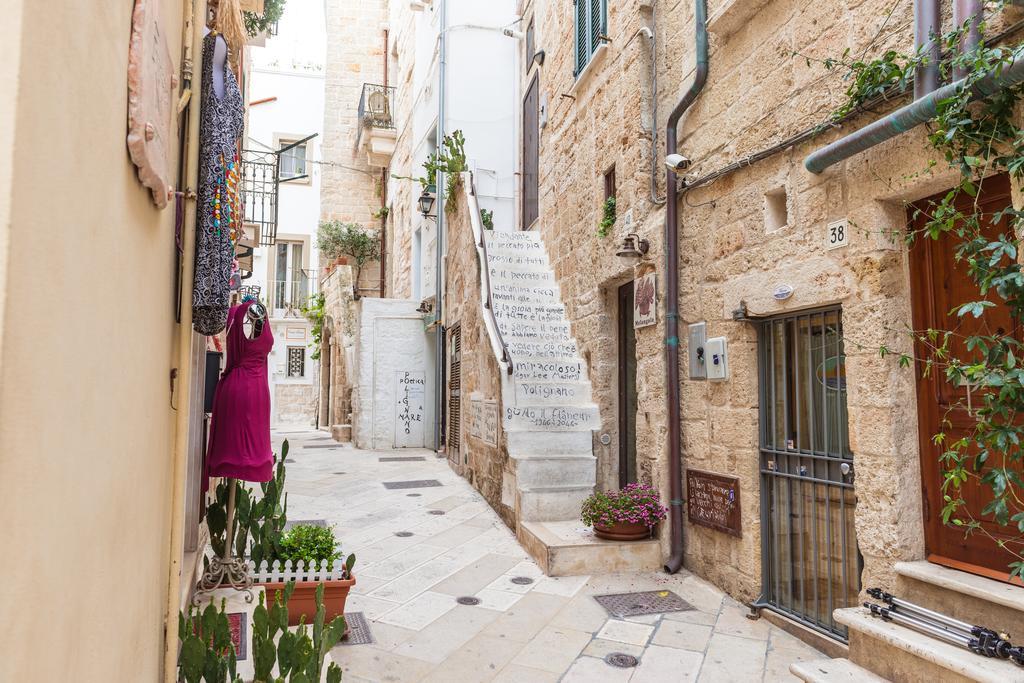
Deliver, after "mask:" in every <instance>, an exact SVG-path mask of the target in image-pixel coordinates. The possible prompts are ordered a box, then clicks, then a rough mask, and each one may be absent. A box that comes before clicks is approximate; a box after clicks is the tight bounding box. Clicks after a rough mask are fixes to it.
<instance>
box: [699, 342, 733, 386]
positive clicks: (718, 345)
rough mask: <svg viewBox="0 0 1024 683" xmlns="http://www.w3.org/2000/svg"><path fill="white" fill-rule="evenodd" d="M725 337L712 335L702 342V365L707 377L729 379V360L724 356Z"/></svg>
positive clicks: (710, 378)
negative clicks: (705, 369)
mask: <svg viewBox="0 0 1024 683" xmlns="http://www.w3.org/2000/svg"><path fill="white" fill-rule="evenodd" d="M725 347H726V343H725V337H712V338H711V339H708V340H707V341H706V342H705V343H704V366H705V367H706V368H707V373H708V379H709V380H712V381H719V382H721V381H723V380H727V379H729V362H728V358H727V357H726V350H725Z"/></svg>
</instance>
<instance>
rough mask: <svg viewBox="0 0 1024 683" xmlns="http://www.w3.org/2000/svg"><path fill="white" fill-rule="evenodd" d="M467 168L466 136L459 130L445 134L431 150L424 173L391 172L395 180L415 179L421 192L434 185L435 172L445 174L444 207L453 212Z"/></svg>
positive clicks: (456, 206)
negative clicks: (438, 144)
mask: <svg viewBox="0 0 1024 683" xmlns="http://www.w3.org/2000/svg"><path fill="white" fill-rule="evenodd" d="M468 170H469V165H468V164H467V163H466V138H465V136H464V135H463V134H462V131H461V130H456V131H452V134H451V135H445V136H444V139H443V140H442V141H441V148H440V149H438V150H436V151H435V152H433V153H432V154H431V155H430V156H429V157H427V160H426V161H424V162H423V171H424V174H423V175H421V176H419V177H416V178H414V177H412V176H401V175H395V174H391V177H392V178H394V179H396V180H415V181H416V182H418V183H419V184H420V187H421V188H422V189H423V192H429V191H430V190H431V188H433V187H435V186H436V181H437V174H438V173H444V174H445V201H444V208H445V210H446V211H448V212H449V213H455V212H456V210H457V209H458V204H457V203H456V201H455V196H456V195H457V194H458V192H459V190H460V189H461V188H462V174H463V173H464V172H466V171H468Z"/></svg>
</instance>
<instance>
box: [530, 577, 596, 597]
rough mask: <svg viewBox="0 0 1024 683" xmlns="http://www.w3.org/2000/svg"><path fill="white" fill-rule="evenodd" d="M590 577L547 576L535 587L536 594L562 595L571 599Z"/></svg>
mask: <svg viewBox="0 0 1024 683" xmlns="http://www.w3.org/2000/svg"><path fill="white" fill-rule="evenodd" d="M589 579H590V577H589V576H545V577H544V578H542V579H540V580H539V581H538V582H537V585H536V586H535V587H534V589H533V590H534V592H535V593H547V594H548V595H561V596H563V597H566V598H571V597H573V596H574V595H576V594H577V593H578V592H579V591H580V589H581V588H583V586H585V585H586V584H587V581H588V580H589Z"/></svg>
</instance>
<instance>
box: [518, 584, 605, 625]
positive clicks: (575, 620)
mask: <svg viewBox="0 0 1024 683" xmlns="http://www.w3.org/2000/svg"><path fill="white" fill-rule="evenodd" d="M533 595H537V593H536V592H534V593H533ZM606 621H608V612H606V611H605V609H604V607H601V605H599V604H597V603H596V602H595V601H594V598H592V597H591V596H589V595H585V594H583V593H580V594H577V595H576V597H575V598H573V599H572V600H571V601H569V603H568V604H567V605H566V606H565V607H563V608H562V610H561V611H560V612H559V613H558V614H557V615H556V616H555V618H554V619H552V620H551V625H552V626H562V627H564V628H571V629H575V630H577V631H587V632H588V633H596V632H597V631H598V630H599V629H600V628H601V627H602V626H604V622H606Z"/></svg>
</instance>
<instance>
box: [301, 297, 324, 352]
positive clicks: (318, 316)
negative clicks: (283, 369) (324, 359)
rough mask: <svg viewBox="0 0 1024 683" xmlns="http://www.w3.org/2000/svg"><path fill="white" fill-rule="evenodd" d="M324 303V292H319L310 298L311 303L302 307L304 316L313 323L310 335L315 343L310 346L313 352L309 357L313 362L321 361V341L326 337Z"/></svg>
mask: <svg viewBox="0 0 1024 683" xmlns="http://www.w3.org/2000/svg"><path fill="white" fill-rule="evenodd" d="M324 303H325V300H324V294H323V292H317V293H316V294H314V295H313V296H311V297H309V301H308V302H307V303H306V305H305V306H303V307H302V315H304V316H305V317H306V320H308V321H309V322H310V323H312V327H311V328H310V331H309V334H310V336H311V337H313V343H312V344H311V345H310V346H311V347H312V348H313V352H312V353H310V354H309V357H310V358H311V359H313V360H320V341H321V339H322V338H323V335H324Z"/></svg>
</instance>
